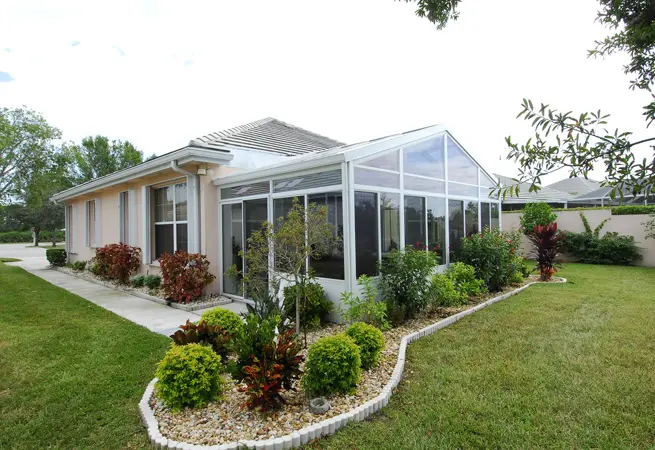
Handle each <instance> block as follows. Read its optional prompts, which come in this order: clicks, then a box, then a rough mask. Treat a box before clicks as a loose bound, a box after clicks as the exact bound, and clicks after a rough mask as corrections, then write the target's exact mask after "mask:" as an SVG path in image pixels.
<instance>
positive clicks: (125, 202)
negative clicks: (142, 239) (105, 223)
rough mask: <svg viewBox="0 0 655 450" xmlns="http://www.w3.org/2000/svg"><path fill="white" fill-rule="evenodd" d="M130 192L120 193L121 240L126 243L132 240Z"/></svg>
mask: <svg viewBox="0 0 655 450" xmlns="http://www.w3.org/2000/svg"><path fill="white" fill-rule="evenodd" d="M129 204H130V203H129V196H128V192H127V191H124V192H121V193H120V194H118V218H119V227H120V229H119V234H120V237H119V240H120V242H122V243H124V244H128V243H129V242H130V236H129V234H130V207H129Z"/></svg>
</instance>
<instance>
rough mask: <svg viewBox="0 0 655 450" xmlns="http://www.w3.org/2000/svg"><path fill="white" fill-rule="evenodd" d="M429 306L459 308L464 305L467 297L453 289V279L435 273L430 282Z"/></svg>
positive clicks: (443, 274)
mask: <svg viewBox="0 0 655 450" xmlns="http://www.w3.org/2000/svg"><path fill="white" fill-rule="evenodd" d="M430 298H431V306H432V307H439V306H445V307H449V306H461V305H465V304H466V302H467V301H468V297H467V296H466V295H465V294H464V293H463V292H460V291H458V290H457V289H456V288H455V283H454V282H453V279H452V278H450V277H449V276H448V275H446V274H445V273H435V274H434V275H432V280H431V282H430Z"/></svg>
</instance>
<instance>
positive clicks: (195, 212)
mask: <svg viewBox="0 0 655 450" xmlns="http://www.w3.org/2000/svg"><path fill="white" fill-rule="evenodd" d="M171 169H173V170H174V171H175V172H178V173H181V174H184V175H186V176H187V179H188V177H191V178H192V179H193V191H192V192H193V196H192V199H193V207H192V214H191V216H192V217H193V221H191V226H192V239H193V240H192V241H191V242H190V244H191V245H189V249H188V250H189V253H200V177H199V176H198V175H197V174H195V173H193V172H189V171H188V170H185V169H183V168H181V167H180V166H178V165H177V160H173V161H171ZM187 188H188V183H187ZM188 198H189V197H188V195H187V200H188Z"/></svg>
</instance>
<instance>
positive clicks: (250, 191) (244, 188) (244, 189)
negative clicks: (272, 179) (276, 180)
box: [221, 181, 270, 200]
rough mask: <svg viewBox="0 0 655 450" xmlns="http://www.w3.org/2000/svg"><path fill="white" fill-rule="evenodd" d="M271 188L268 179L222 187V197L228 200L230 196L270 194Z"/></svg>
mask: <svg viewBox="0 0 655 450" xmlns="http://www.w3.org/2000/svg"><path fill="white" fill-rule="evenodd" d="M269 190H270V183H269V182H268V181H261V182H259V183H253V184H244V185H241V186H235V187H231V188H223V189H221V199H222V200H227V199H230V198H238V197H248V196H250V195H260V194H268V192H269Z"/></svg>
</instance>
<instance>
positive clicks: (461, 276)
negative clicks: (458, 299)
mask: <svg viewBox="0 0 655 450" xmlns="http://www.w3.org/2000/svg"><path fill="white" fill-rule="evenodd" d="M446 275H448V277H449V278H450V279H451V280H452V281H453V284H454V285H455V290H456V291H457V292H459V293H461V294H463V295H464V296H466V297H467V298H468V297H477V296H478V295H482V294H484V293H486V292H487V287H486V286H485V285H484V281H482V280H478V279H477V278H475V267H473V266H470V265H468V264H464V263H462V262H457V263H454V264H451V265H450V266H449V267H448V270H446Z"/></svg>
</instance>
